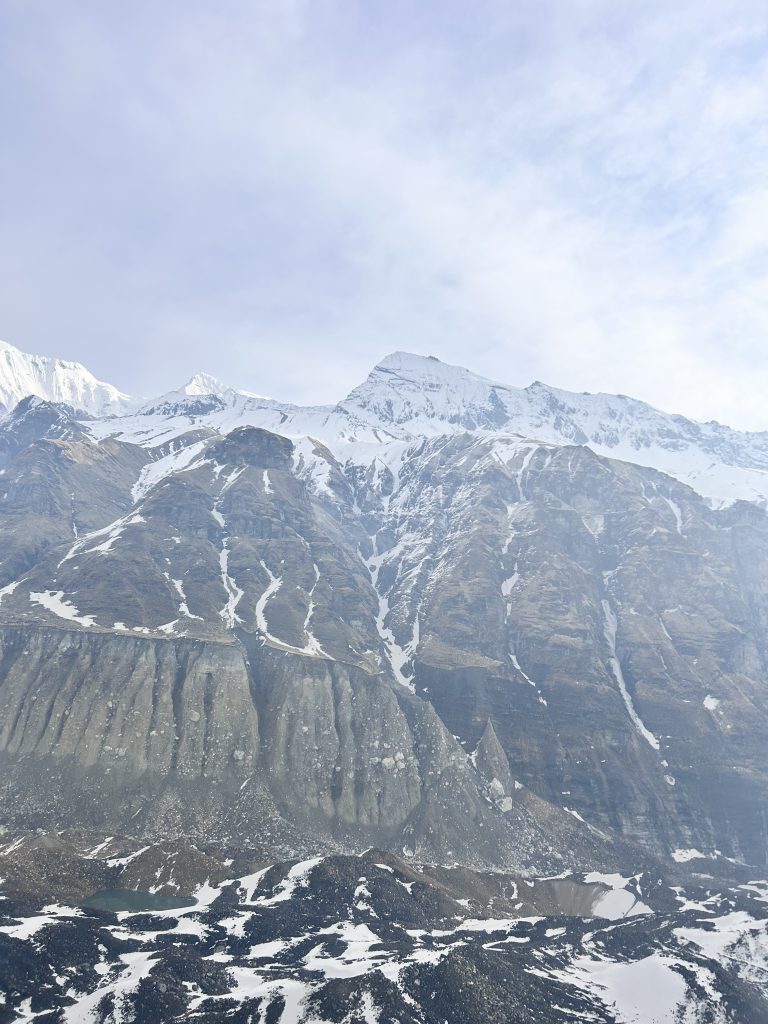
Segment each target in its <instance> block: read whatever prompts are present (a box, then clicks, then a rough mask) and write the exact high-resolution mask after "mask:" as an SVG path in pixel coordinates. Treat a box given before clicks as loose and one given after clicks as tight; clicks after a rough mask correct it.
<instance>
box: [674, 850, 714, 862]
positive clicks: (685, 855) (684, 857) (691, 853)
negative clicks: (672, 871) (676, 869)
mask: <svg viewBox="0 0 768 1024" xmlns="http://www.w3.org/2000/svg"><path fill="white" fill-rule="evenodd" d="M706 856H707V854H706V853H702V852H701V850H696V849H693V848H691V849H690V850H675V851H674V852H673V854H672V859H673V860H676V861H677V863H678V864H685V863H687V862H688V861H689V860H696V859H697V858H704V857H706Z"/></svg>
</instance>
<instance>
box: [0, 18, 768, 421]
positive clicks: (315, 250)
mask: <svg viewBox="0 0 768 1024" xmlns="http://www.w3.org/2000/svg"><path fill="white" fill-rule="evenodd" d="M0 132H1V133H2V134H1V136H0V137H1V138H2V140H3V142H2V146H1V147H0V338H3V339H4V340H5V341H8V342H11V343H12V344H14V345H17V346H18V347H19V348H21V349H23V350H25V351H29V352H37V353H40V354H45V355H55V356H61V357H64V358H69V359H77V360H79V361H81V362H83V363H84V364H85V365H86V366H88V368H89V369H90V370H91V371H92V372H94V373H95V374H96V375H97V376H98V377H100V378H102V379H105V380H109V381H111V382H112V383H115V384H117V385H118V386H119V387H121V388H122V389H123V390H125V391H128V392H130V393H132V394H136V395H145V396H150V395H153V394H158V393H160V392H162V391H165V390H168V389H170V388H172V387H175V386H179V385H180V384H181V383H183V382H184V380H186V379H187V378H188V377H190V376H191V375H192V374H193V373H195V372H198V371H203V372H207V373H211V374H213V375H215V376H217V377H219V378H221V379H222V380H224V381H225V382H227V383H229V384H232V385H234V386H236V387H240V388H243V389H247V390H250V391H254V392H258V393H260V394H268V395H272V396H273V397H277V398H280V399H283V400H287V401H294V402H299V403H325V402H331V401H334V400H336V399H338V398H340V397H341V396H342V395H344V394H345V393H346V392H348V391H349V390H350V389H351V388H352V387H353V386H354V385H355V384H356V383H358V382H359V381H360V380H362V379H363V378H364V377H365V376H366V374H367V373H368V371H369V370H370V368H371V367H372V366H373V365H374V364H375V363H376V362H377V361H378V360H379V359H380V358H381V357H383V356H384V355H385V354H387V353H388V352H390V351H393V350H398V349H404V350H406V351H413V352H419V353H422V354H431V355H436V356H438V357H439V358H441V359H443V360H445V361H447V362H453V363H458V364H460V365H464V366H468V367H470V368H471V369H473V370H475V371H477V372H478V373H481V374H484V375H485V376H488V377H491V378H493V379H496V380H500V381H502V382H504V383H508V384H514V385H518V386H525V385H527V384H529V383H531V382H532V381H533V380H543V381H544V382H546V383H548V384H550V385H553V386H557V387H562V388H567V389H570V390H574V391H607V392H611V393H623V394H630V395H633V396H635V397H638V398H641V399H644V400H645V401H648V402H651V403H652V404H653V405H656V406H658V407H660V408H662V409H665V410H668V411H672V412H681V413H684V414H687V415H689V416H692V417H695V418H697V419H702V420H709V419H717V420H720V421H721V422H724V423H729V424H731V425H733V426H736V427H740V428H744V429H768V402H767V401H766V395H768V8H767V7H766V5H765V3H764V0H760V2H752V0H718V2H711V0H695V2H689V0H677V2H676V3H675V4H669V2H668V0H664V2H663V3H662V2H657V0H638V2H632V3H627V2H623V0H605V2H603V0H535V2H533V0H531V2H529V0H507V2H503V3H502V2H496V0H475V2H473V3H471V4H469V3H466V2H465V0H461V2H459V0H412V2H406V0H387V2H386V3H381V4H379V3H373V2H371V0H361V2H352V0H349V2H345V0H311V2H309V0H308V2H304V0H269V2H261V0H250V2H245V0H217V2H216V3H215V4H213V3H210V2H209V0H206V2H200V0H164V2H163V3H161V4H158V3H156V2H155V0H152V2H148V0H132V2H131V3H130V4H116V3H107V4H105V3H104V2H103V0H92V2H90V0H64V2H61V3H55V4H51V3H50V2H48V0H45V2H44V0H0Z"/></svg>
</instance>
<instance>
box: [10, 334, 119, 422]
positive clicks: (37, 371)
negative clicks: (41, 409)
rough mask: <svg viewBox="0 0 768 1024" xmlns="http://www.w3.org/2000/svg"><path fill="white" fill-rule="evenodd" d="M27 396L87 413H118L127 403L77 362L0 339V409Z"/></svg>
mask: <svg viewBox="0 0 768 1024" xmlns="http://www.w3.org/2000/svg"><path fill="white" fill-rule="evenodd" d="M28 395H36V396H37V397H38V398H44V399H46V400H47V401H49V402H61V403H63V404H65V405H69V406H72V408H74V409H76V410H78V411H79V412H84V413H86V414H87V415H89V416H105V415H110V414H115V413H122V412H125V411H126V410H127V409H128V407H129V404H130V398H129V396H128V395H125V394H123V393H122V392H121V391H118V389H117V388H116V387H113V386H112V385H111V384H105V383H104V381H100V380H97V379H96V378H95V377H94V376H93V374H92V373H89V371H88V370H86V368H85V367H84V366H81V364H80V363H71V362H67V361H65V360H63V359H52V358H50V357H48V356H34V355H28V354H27V353H26V352H21V351H20V350H19V349H17V348H15V347H14V346H13V345H9V344H8V343H7V342H4V341H0V412H2V411H6V412H8V411H10V410H11V409H12V408H13V407H14V406H15V405H16V404H17V403H18V402H20V401H21V399H22V398H26V397H27V396H28Z"/></svg>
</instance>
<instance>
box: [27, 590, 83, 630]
mask: <svg viewBox="0 0 768 1024" xmlns="http://www.w3.org/2000/svg"><path fill="white" fill-rule="evenodd" d="M29 599H30V601H31V602H32V603H33V604H39V605H42V606H43V608H45V609H46V611H49V612H52V614H53V615H56V616H57V617H58V618H60V619H66V620H67V621H68V622H76V623H77V624H78V626H85V627H86V628H90V627H91V626H93V625H95V622H96V620H95V619H94V617H93V616H92V615H81V614H80V612H79V611H78V610H77V608H76V607H75V606H74V605H73V604H72V602H71V601H67V600H65V598H64V591H63V590H57V591H55V592H51V591H50V590H44V591H43V592H42V593H30V595H29Z"/></svg>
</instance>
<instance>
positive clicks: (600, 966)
mask: <svg viewBox="0 0 768 1024" xmlns="http://www.w3.org/2000/svg"><path fill="white" fill-rule="evenodd" d="M675 963H676V961H674V960H673V959H671V958H668V957H665V956H662V955H661V954H660V953H653V954H651V956H648V957H645V959H643V960H636V961H633V962H630V963H617V962H614V961H611V960H593V959H591V958H590V957H578V958H576V959H575V960H574V962H573V965H572V966H571V967H570V968H567V969H566V970H565V971H563V972H562V973H563V976H564V980H565V978H566V977H568V976H571V977H572V978H573V979H574V981H575V982H576V984H577V985H578V986H579V987H580V988H585V989H587V990H588V991H591V992H592V993H594V994H595V995H597V996H598V997H599V998H600V999H601V1001H602V1002H603V1003H604V1004H605V1006H607V1007H611V1008H613V1009H615V1012H616V1013H617V1019H618V1020H619V1021H621V1022H622V1024H671V1022H672V1021H673V1020H675V1019H676V1011H677V1009H678V1008H679V1007H680V1006H681V1004H682V1003H683V1001H684V1000H685V997H686V991H687V986H686V983H685V981H684V980H683V978H682V976H681V975H680V974H678V973H677V971H675V970H674V966H675Z"/></svg>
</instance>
